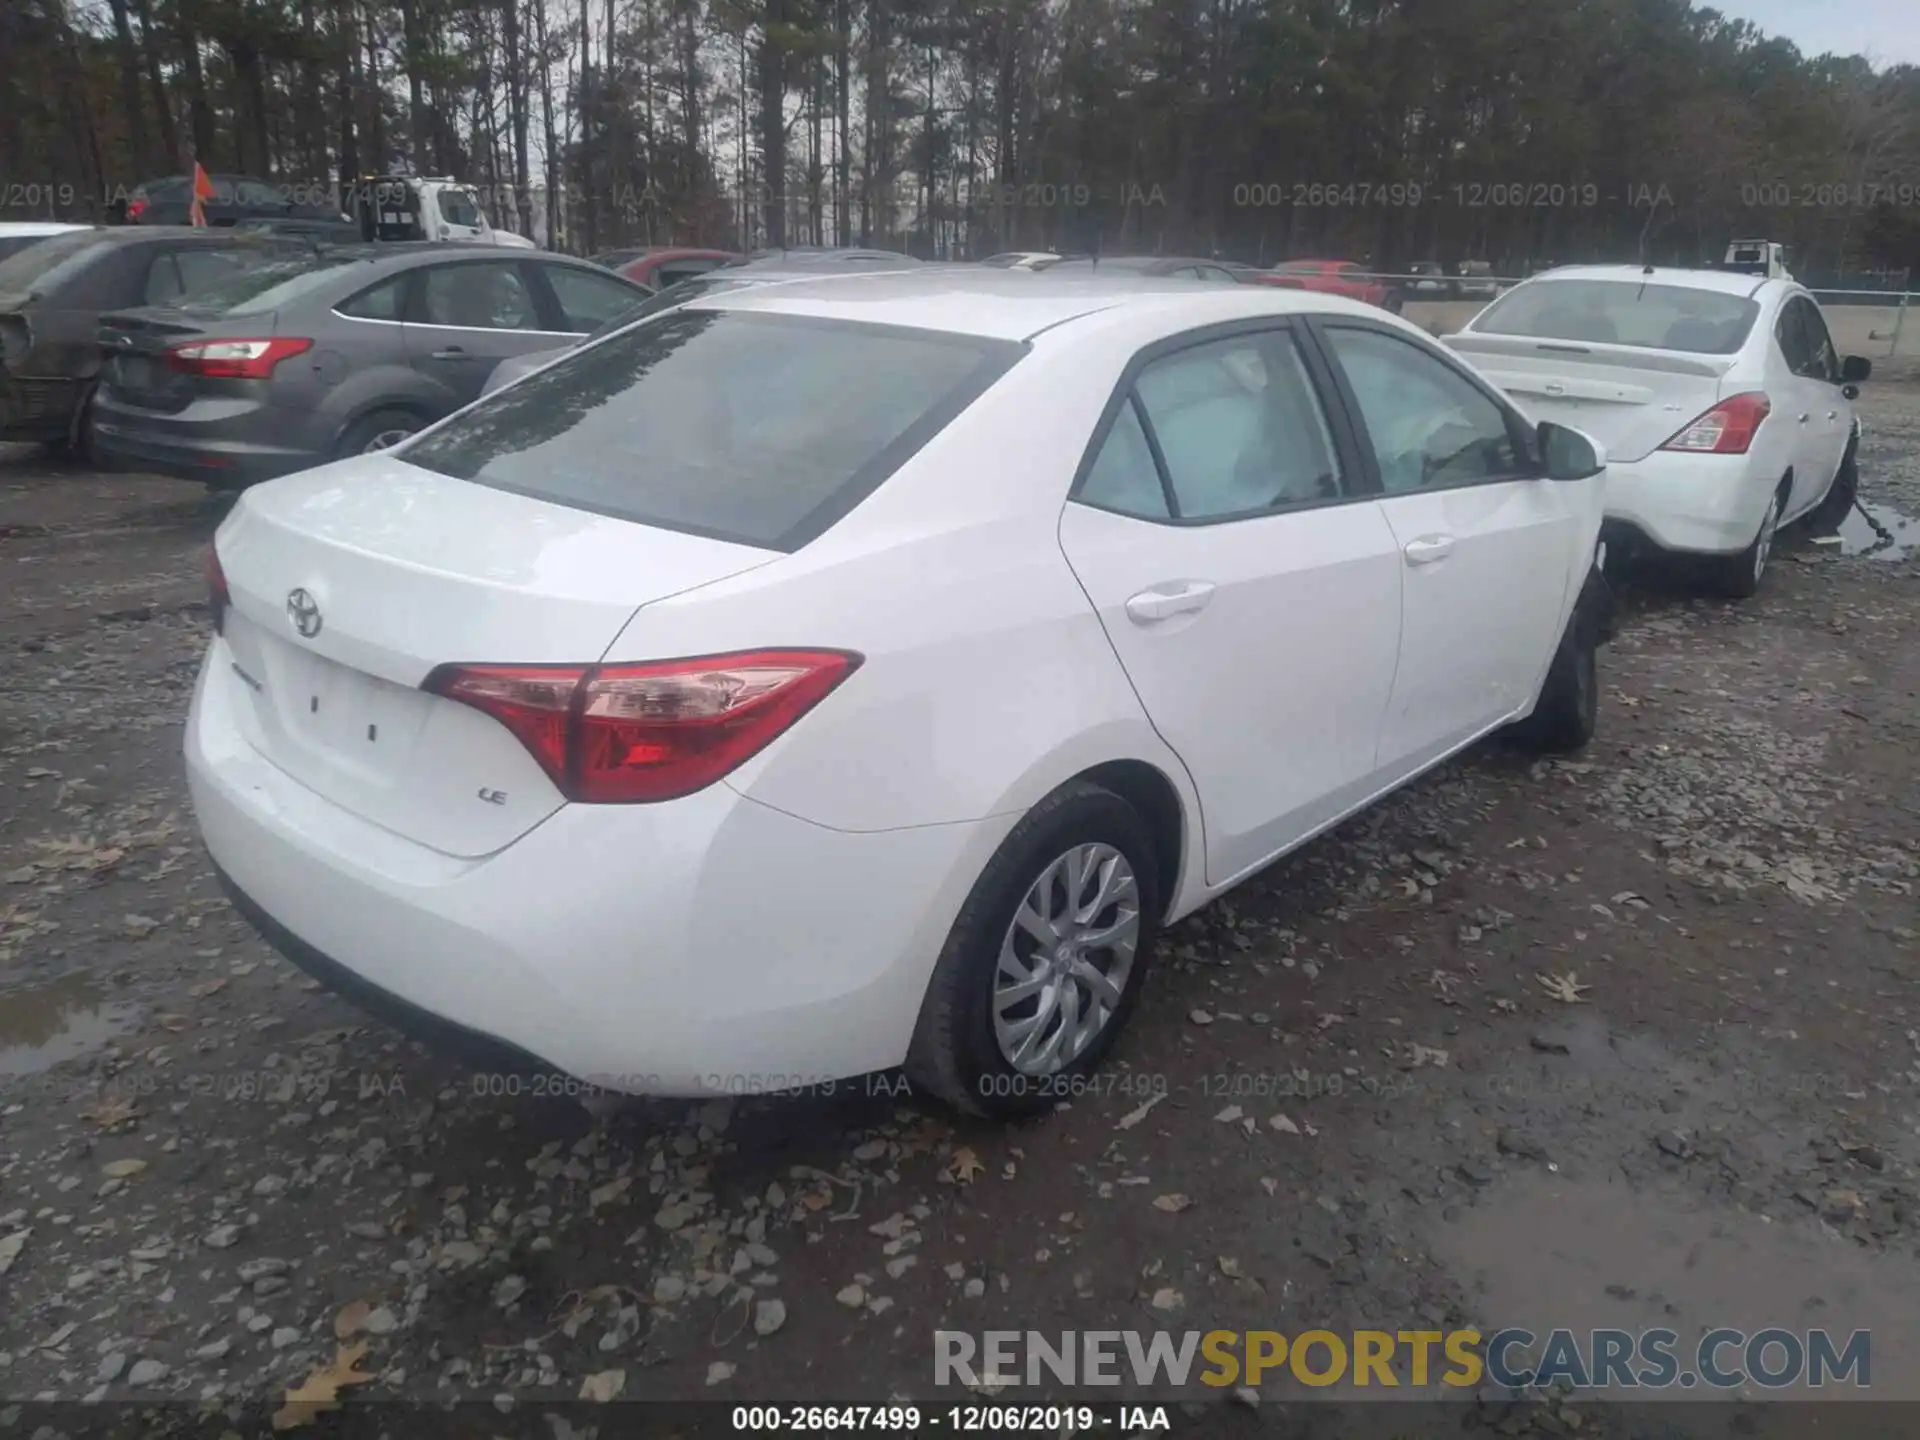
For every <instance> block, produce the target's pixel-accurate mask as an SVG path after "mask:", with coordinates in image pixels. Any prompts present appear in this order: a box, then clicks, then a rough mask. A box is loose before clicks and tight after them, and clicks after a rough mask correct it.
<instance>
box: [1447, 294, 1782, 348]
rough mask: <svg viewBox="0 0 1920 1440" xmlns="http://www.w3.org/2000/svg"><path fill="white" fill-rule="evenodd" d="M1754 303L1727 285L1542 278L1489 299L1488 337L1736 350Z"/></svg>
mask: <svg viewBox="0 0 1920 1440" xmlns="http://www.w3.org/2000/svg"><path fill="white" fill-rule="evenodd" d="M1759 313H1760V306H1759V303H1758V302H1757V301H1753V300H1749V299H1747V297H1746V296H1744V295H1733V294H1728V293H1727V292H1726V291H1723V290H1698V289H1694V288H1692V287H1691V286H1687V285H1661V284H1657V283H1655V284H1643V283H1642V282H1640V281H1638V280H1537V281H1533V282H1531V283H1529V284H1526V285H1520V286H1517V287H1515V288H1514V289H1512V290H1509V291H1508V292H1507V293H1506V294H1505V295H1503V296H1502V297H1501V298H1500V299H1498V300H1496V301H1494V302H1493V304H1491V305H1489V306H1488V307H1487V308H1486V310H1484V311H1483V312H1482V313H1481V314H1480V316H1479V318H1478V319H1476V320H1475V321H1474V322H1473V329H1474V330H1476V331H1478V332H1479V333H1481V334H1483V335H1516V336H1524V337H1527V338H1529V339H1535V340H1572V341H1582V340H1584V341H1587V342H1590V343H1592V344H1600V345H1632V346H1638V347H1640V348H1643V349H1648V350H1681V351H1686V352H1688V353H1691V354H1695V355H1731V354H1733V352H1734V351H1736V350H1738V349H1739V348H1740V347H1741V345H1743V344H1745V343H1746V338H1747V333H1748V332H1749V331H1750V330H1752V329H1753V322H1754V318H1755V317H1756V316H1758V315H1759Z"/></svg>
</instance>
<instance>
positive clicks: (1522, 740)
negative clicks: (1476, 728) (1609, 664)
mask: <svg viewBox="0 0 1920 1440" xmlns="http://www.w3.org/2000/svg"><path fill="white" fill-rule="evenodd" d="M1598 651H1599V642H1598V640H1597V639H1596V637H1595V636H1594V635H1593V634H1592V632H1591V628H1590V627H1589V626H1588V625H1586V624H1584V623H1583V622H1582V620H1581V617H1580V615H1579V614H1578V613H1576V614H1575V615H1574V617H1573V619H1572V621H1571V622H1569V623H1568V625H1567V633H1566V634H1565V635H1563V636H1561V637H1560V648H1559V649H1557V650H1555V651H1554V652H1553V664H1552V665H1551V666H1549V667H1548V669H1547V678H1546V682H1545V683H1544V684H1543V685H1541V687H1540V698H1539V700H1538V701H1537V702H1536V703H1535V704H1534V707H1533V713H1532V714H1531V715H1529V716H1528V717H1527V718H1526V719H1524V720H1522V721H1520V722H1518V723H1517V724H1515V725H1514V727H1513V731H1512V734H1513V738H1514V740H1515V741H1516V742H1517V743H1518V744H1520V745H1521V746H1523V747H1525V748H1526V749H1528V750H1532V751H1534V752H1536V753H1538V754H1543V755H1551V754H1561V755H1564V754H1567V753H1569V752H1571V751H1574V750H1579V749H1581V748H1583V747H1584V746H1585V745H1586V743H1587V742H1588V741H1589V740H1591V739H1593V732H1594V729H1595V728H1596V726H1597V725H1598V723H1599V719H1600V667H1599V661H1598Z"/></svg>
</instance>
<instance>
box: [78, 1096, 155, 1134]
mask: <svg viewBox="0 0 1920 1440" xmlns="http://www.w3.org/2000/svg"><path fill="white" fill-rule="evenodd" d="M139 1113H140V1111H139V1110H138V1109H137V1108H135V1106H134V1103H133V1102H132V1101H131V1100H109V1101H108V1102H107V1103H106V1104H104V1105H100V1106H96V1107H95V1108H94V1109H92V1110H83V1111H81V1112H80V1114H81V1118H82V1119H86V1120H91V1121H93V1123H94V1124H96V1125H98V1126H99V1127H100V1128H101V1129H102V1130H111V1129H112V1128H113V1127H114V1126H116V1125H120V1124H124V1123H125V1122H126V1121H128V1120H131V1119H133V1117H134V1116H136V1115H138V1114H139Z"/></svg>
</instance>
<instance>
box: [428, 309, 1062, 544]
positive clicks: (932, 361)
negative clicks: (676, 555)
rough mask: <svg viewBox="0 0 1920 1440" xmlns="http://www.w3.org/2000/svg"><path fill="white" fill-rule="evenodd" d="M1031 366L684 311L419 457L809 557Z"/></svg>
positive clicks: (989, 351)
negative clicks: (965, 414)
mask: <svg viewBox="0 0 1920 1440" xmlns="http://www.w3.org/2000/svg"><path fill="white" fill-rule="evenodd" d="M1024 353H1025V347H1024V346H1023V345H1020V344H1018V343H1016V342H1012V341H1000V340H987V339H980V338H976V337H972V336H963V335H952V334H947V333H943V332H937V331H927V330H909V329H903V328H896V327H892V326H880V325H866V324H854V323H847V322H841V321H831V320H823V319H818V318H810V317H802V316H788V315H760V314H752V313H745V312H739V311H725V310H686V309H683V310H675V311H671V312H669V313H667V314H663V315H661V316H659V317H658V318H657V319H655V320H653V321H652V322H650V323H648V324H645V325H639V326H636V327H634V328H633V329H631V330H628V331H626V332H625V333H623V334H620V335H615V336H613V337H611V338H609V339H607V340H605V341H603V342H601V343H600V344H598V345H595V346H593V347H591V348H589V349H584V350H580V351H578V352H576V353H574V354H572V355H570V356H568V357H567V358H566V359H564V360H561V361H560V362H558V363H557V364H555V365H552V366H550V367H548V368H547V369H545V370H543V371H540V372H538V373H537V374H534V375H530V376H528V377H527V378H526V379H524V380H522V381H520V382H519V383H517V384H515V385H513V386H511V387H509V388H507V389H504V390H501V391H498V392H497V393H495V394H494V395H492V396H490V397H488V398H487V399H486V400H483V401H482V402H481V403H479V404H478V405H474V406H472V407H470V408H468V409H467V410H465V411H463V412H461V413H460V414H458V415H456V416H454V417H453V418H452V419H451V420H448V421H447V422H446V423H444V424H442V425H439V426H437V427H435V429H433V430H432V431H431V432H429V433H428V434H425V435H423V436H421V437H420V438H419V439H418V440H417V441H414V442H413V443H411V444H409V445H408V446H406V447H405V449H404V451H403V452H401V453H403V454H404V458H405V459H406V460H407V461H408V463H410V464H413V465H418V466H421V467H423V468H425V469H428V470H433V471H436V472H438V473H440V474H443V475H452V476H455V477H457V478H459V479H462V480H472V481H475V482H477V483H479V484H482V485H490V486H493V487H495V488H497V489H502V490H510V491H513V492H515V493H517V494H523V495H532V496H535V497H537V498H539V499H543V500H551V501H554V502H556V503H559V504H562V505H570V506H574V507H576V508H579V509H583V510H591V511H595V512H597V513H600V514H604V515H613V516H617V517H619V518H621V519H626V520H635V521H639V522H641V523H644V524H648V525H657V526H661V527H663V528H665V529H669V530H681V531H686V532H689V533H692V534H697V535H708V536H713V537H716V538H719V539H723V540H730V541H733V542H735V543H738V544H744V545H755V546H760V547H763V548H766V549H773V550H795V549H798V548H799V547H800V546H802V545H804V544H806V543H807V542H808V541H809V540H811V539H813V538H815V537H816V536H818V535H820V534H821V533H823V532H824V531H825V530H826V529H827V528H828V527H829V526H831V525H832V524H833V523H834V522H835V521H836V520H838V519H839V518H840V517H841V516H842V515H844V514H846V512H847V511H848V510H850V509H852V508H853V506H854V505H856V504H858V503H859V502H860V501H861V500H862V499H864V498H865V497H866V496H867V495H869V494H871V493H872V491H873V490H874V489H875V488H877V487H878V486H879V485H880V484H881V483H882V482H883V481H884V480H885V479H886V478H887V477H888V476H889V475H891V474H892V473H893V472H894V471H895V470H896V469H898V468H899V467H900V465H902V464H903V463H905V461H906V460H907V459H908V458H909V457H910V456H912V455H913V453H914V452H915V451H917V450H918V449H919V448H920V447H921V446H922V445H924V444H925V443H926V442H927V441H928V440H929V439H931V438H932V437H933V436H934V435H936V434H938V433H939V431H940V430H941V429H943V428H944V427H945V426H946V425H947V424H948V423H949V422H950V421H951V420H952V419H953V418H954V417H955V416H956V415H958V414H959V413H960V412H961V411H962V410H964V409H965V408H966V407H967V406H968V405H970V404H972V403H973V401H974V400H975V399H976V398H977V397H978V396H979V395H980V393H981V392H982V391H984V390H985V389H986V388H987V386H989V385H991V384H992V383H993V382H994V381H995V380H996V379H998V378H999V376H1000V375H1001V374H1003V373H1004V372H1005V371H1006V369H1007V368H1008V367H1009V366H1010V365H1012V364H1013V363H1014V362H1015V361H1016V360H1017V359H1018V358H1019V357H1020V356H1021V355H1022V354H1024Z"/></svg>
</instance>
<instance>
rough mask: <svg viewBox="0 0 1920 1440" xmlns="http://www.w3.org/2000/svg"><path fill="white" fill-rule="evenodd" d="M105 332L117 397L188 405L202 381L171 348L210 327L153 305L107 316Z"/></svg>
mask: <svg viewBox="0 0 1920 1440" xmlns="http://www.w3.org/2000/svg"><path fill="white" fill-rule="evenodd" d="M265 318H267V319H269V320H270V319H271V318H272V317H270V316H269V317H265ZM99 333H100V377H101V381H102V383H103V384H105V385H106V386H107V387H108V388H109V389H111V390H112V391H113V394H114V398H115V399H116V400H119V401H121V402H123V403H126V404H130V405H137V406H139V407H140V408H141V409H144V410H159V411H164V412H166V413H168V414H174V413H177V412H178V411H180V410H183V409H185V408H186V406H187V404H188V402H189V401H191V400H192V399H193V394H194V390H195V388H196V382H195V380H194V377H193V376H191V375H187V374H184V373H182V372H181V371H178V370H175V369H174V368H173V367H171V366H170V365H168V364H167V358H166V352H167V349H168V347H169V346H173V345H178V344H180V343H181V342H183V341H186V340H193V339H197V338H199V337H200V336H203V335H205V334H206V333H207V332H206V330H205V328H204V327H202V326H200V325H198V324H195V323H194V321H193V319H192V318H191V317H190V316H188V315H186V314H184V313H182V312H181V311H179V310H172V309H167V308H164V307H161V306H148V307H144V308H142V309H138V310H121V311H116V312H114V313H112V314H109V315H102V316H101V317H100V332H99ZM265 333H268V334H271V333H272V332H271V330H268V331H266V332H265Z"/></svg>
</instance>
